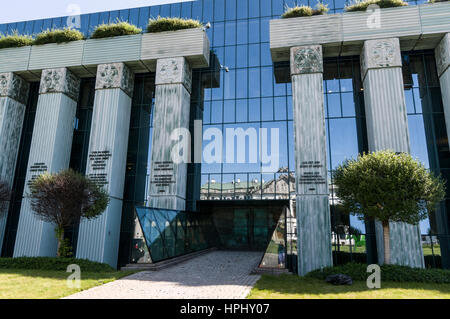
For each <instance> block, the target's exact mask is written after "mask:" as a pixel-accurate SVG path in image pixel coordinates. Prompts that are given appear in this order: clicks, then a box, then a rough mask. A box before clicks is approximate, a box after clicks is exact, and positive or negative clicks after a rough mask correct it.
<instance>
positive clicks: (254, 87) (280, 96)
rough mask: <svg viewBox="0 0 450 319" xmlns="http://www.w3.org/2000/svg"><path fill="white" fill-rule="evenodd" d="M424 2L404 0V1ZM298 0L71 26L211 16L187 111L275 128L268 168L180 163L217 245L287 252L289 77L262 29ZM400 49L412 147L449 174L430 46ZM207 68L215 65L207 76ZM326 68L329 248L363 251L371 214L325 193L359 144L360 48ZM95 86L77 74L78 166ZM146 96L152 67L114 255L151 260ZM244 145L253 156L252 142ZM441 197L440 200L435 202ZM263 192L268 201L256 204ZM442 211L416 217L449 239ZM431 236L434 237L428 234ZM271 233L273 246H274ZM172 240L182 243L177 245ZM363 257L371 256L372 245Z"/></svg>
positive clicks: (145, 90) (18, 26)
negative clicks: (343, 207) (349, 213)
mask: <svg viewBox="0 0 450 319" xmlns="http://www.w3.org/2000/svg"><path fill="white" fill-rule="evenodd" d="M422 2H423V1H412V2H410V5H417V4H420V3H422ZM323 3H325V4H328V7H329V8H330V11H329V13H339V12H342V11H343V8H344V6H345V5H346V1H344V0H327V1H323ZM295 4H309V5H312V6H314V5H315V4H316V2H315V1H286V0H196V1H183V2H181V3H171V4H165V5H158V6H150V7H141V8H132V9H126V10H118V11H110V12H100V13H91V14H83V15H82V16H81V27H80V30H81V31H82V32H83V33H84V34H85V35H86V36H89V34H91V33H92V31H93V30H94V28H95V27H96V26H97V25H99V24H102V23H108V22H114V21H116V20H117V19H120V20H121V21H128V22H130V23H133V24H135V25H137V26H138V27H140V28H143V29H145V27H146V25H147V23H148V20H149V19H150V18H155V17H158V16H161V17H182V18H193V19H199V20H201V21H202V22H204V23H207V22H210V23H211V27H210V28H209V29H207V30H206V32H207V35H208V37H209V39H210V41H211V51H212V52H213V53H214V54H213V55H212V58H211V61H216V63H212V66H211V67H210V68H208V69H195V70H194V71H193V87H192V97H191V123H193V120H202V125H203V131H206V130H208V129H210V128H213V129H214V128H217V129H219V130H221V131H222V132H225V131H226V130H227V128H243V129H244V130H246V129H248V128H254V129H255V130H256V131H257V132H259V131H260V129H264V128H265V129H267V130H268V131H269V132H272V131H271V129H277V132H278V134H279V143H277V145H276V146H277V147H278V154H279V157H278V161H277V163H276V165H275V166H272V167H270V169H267V168H266V167H264V166H265V164H264V163H262V162H261V160H260V159H257V160H256V161H255V162H253V163H241V164H230V163H227V162H226V161H225V162H224V163H221V164H219V163H211V164H208V163H206V162H203V163H202V164H201V165H200V164H189V166H188V182H187V183H188V187H187V201H186V203H187V205H186V210H187V211H199V212H200V211H201V212H202V213H205V212H209V213H211V214H212V216H213V223H215V227H216V229H217V231H218V233H219V238H220V239H221V242H220V243H218V245H219V246H221V247H222V248H224V249H251V250H261V251H266V250H267V251H276V252H278V249H279V248H278V246H280V245H281V246H284V249H285V250H286V252H287V253H288V255H289V254H294V255H295V251H296V248H295V240H296V235H295V232H296V225H295V204H293V203H294V202H295V198H296V197H295V194H296V190H295V182H294V181H295V173H296V172H295V150H294V126H293V102H292V85H291V83H290V74H289V65H288V64H284V63H275V64H274V63H273V62H272V57H271V51H270V35H269V21H270V20H271V19H278V18H280V15H281V14H282V13H283V12H284V8H285V6H290V7H292V6H293V5H295ZM66 23H67V17H59V18H51V19H42V20H35V21H26V22H17V23H9V24H1V25H0V33H12V32H13V31H17V32H18V33H20V34H36V33H39V32H40V31H42V30H45V29H50V28H60V27H65V26H66ZM402 59H403V61H402V62H403V77H404V84H405V87H404V90H405V91H404V92H405V97H406V104H407V111H408V125H409V134H410V145H411V153H412V155H413V156H415V157H418V158H419V159H420V160H421V161H422V162H423V163H424V164H425V165H426V166H427V167H428V168H430V169H431V170H432V171H434V172H436V173H441V174H442V175H443V176H444V178H446V179H447V178H448V176H449V172H450V171H449V169H450V161H449V159H450V152H449V149H448V138H447V132H446V128H445V121H444V116H443V105H442V98H441V90H440V84H439V80H438V76H437V71H436V61H435V58H434V52H433V51H432V50H430V51H427V50H424V51H414V52H402ZM217 62H218V63H217ZM214 67H215V69H214V70H212V69H213V68H214ZM214 72H215V73H217V74H216V75H215V76H211V73H214ZM323 79H324V83H323V87H324V101H325V103H324V107H325V126H326V137H327V164H328V173H329V174H328V175H329V176H328V178H329V181H330V183H329V184H330V194H331V195H330V205H331V216H332V217H331V220H332V221H331V226H332V227H331V229H330V232H331V233H332V234H333V236H332V242H333V250H341V251H347V250H348V249H349V252H353V253H360V254H361V253H362V254H365V253H366V251H368V252H369V251H370V247H369V246H370V244H368V242H370V241H371V240H370V238H371V237H373V236H374V227H373V225H371V224H370V223H367V224H364V223H362V222H361V221H359V220H357V219H356V218H353V217H350V218H348V217H345V216H343V215H341V214H339V211H338V209H336V207H335V204H336V202H335V201H336V199H335V198H334V196H333V195H332V194H333V182H332V180H331V173H332V171H333V169H335V168H336V167H337V166H338V165H339V164H340V163H342V162H343V161H344V160H345V159H348V158H355V157H356V156H357V155H358V154H359V153H362V152H367V151H368V141H367V128H366V118H365V111H364V94H363V85H362V80H361V67H360V57H359V56H345V57H334V58H325V59H324V73H323ZM217 80H218V81H217ZM30 90H31V94H30V97H29V100H28V102H27V108H26V114H25V124H24V127H23V131H22V137H21V142H20V151H19V158H18V161H17V165H16V174H15V178H14V189H15V195H14V198H13V201H12V203H11V206H10V209H9V213H8V218H7V225H6V232H5V234H4V241H3V248H2V256H12V255H13V251H14V246H15V240H16V235H17V228H18V223H19V215H20V211H21V202H22V193H23V189H24V185H25V175H26V170H27V163H28V155H29V151H30V144H31V136H32V132H33V125H34V116H35V112H36V105H37V98H38V90H39V85H38V84H34V83H33V84H32V85H31V89H30ZM94 95H95V80H94V78H89V77H87V78H83V79H82V83H81V92H80V96H79V99H78V106H77V111H76V122H75V125H74V137H73V144H72V151H71V157H70V167H71V168H73V169H75V170H77V171H80V172H82V173H85V172H86V159H87V157H88V145H89V132H90V129H91V121H92V116H93V105H94ZM154 102H155V74H154V73H152V72H149V73H140V74H136V77H135V85H134V96H133V99H132V108H131V123H130V130H129V140H128V152H127V162H126V172H125V187H124V195H123V196H124V197H123V198H124V202H123V210H122V216H121V229H120V245H119V252H118V265H119V266H122V265H126V264H129V263H133V262H148V261H149V258H145V257H144V255H145V253H143V254H139V253H137V252H136V251H137V250H142V245H141V243H142V242H143V240H144V237H145V236H144V234H143V228H145V227H149V226H148V225H149V223H150V224H151V220H149V219H151V217H146V218H147V219H146V221H145V223H146V225H147V226H145V227H144V226H142V225H143V224H141V223H140V222H139V214H137V213H136V207H145V206H148V205H149V203H148V195H149V180H150V171H151V145H152V135H153V129H152V128H153V113H152V111H153V107H154ZM191 130H193V125H192V124H191ZM269 138H270V137H269ZM204 145H205V142H204ZM224 153H225V152H224ZM246 155H247V157H250V156H251V154H249V151H247V154H246ZM224 156H225V155H224ZM449 200H450V199H447V200H446V204H445V205H442V207H441V210H442V211H444V213H443V214H445V210H446V209H447V206H448V205H447V204H448V203H450V201H449ZM262 201H267V202H268V203H270V204H267V205H265V204H261V203H260V202H262ZM141 210H142V209H141ZM140 214H141V215H142V218H144V217H143V216H144V215H145V213H144V212H143V211H142V212H140ZM148 214H149V215H148V216H150V215H151V214H150V213H148ZM145 216H147V215H145ZM445 216H447V215H445ZM152 218H156V217H152ZM171 218H172V217H171ZM173 218H175V217H173ZM177 218H178V217H177ZM179 218H181V217H179ZM183 218H185V217H183ZM144 219H145V218H144ZM280 221H281V222H280ZM141 222H142V223H144V221H141ZM448 222H449V220H448V218H447V217H446V218H441V219H440V220H436V219H435V218H431V219H430V221H426V222H424V223H422V224H421V231H422V233H423V234H427V233H428V228H430V230H431V233H433V234H436V235H439V236H441V237H439V240H447V241H448V240H449V238H448V235H447V234H438V227H437V226H436V223H447V226H446V227H448ZM280 223H281V224H280ZM163 224H164V223H163ZM141 226H142V227H141ZM350 226H351V227H350ZM280 229H281V230H280ZM440 229H441V228H440ZM277 232H278V233H280V234H281V233H283V232H284V235H277ZM67 236H69V237H70V238H71V240H72V244H73V247H76V246H77V245H76V241H77V238H78V227H76V228H75V229H70V230H68V231H67ZM258 236H259V237H258ZM283 236H284V238H283ZM355 236H357V237H355ZM364 236H365V240H366V244H367V245H368V247H367V249H365V247H364V245H363V246H358V242H360V241H361V240H362V241H364ZM445 236H447V237H445ZM261 238H262V239H261ZM280 238H281V239H280ZM434 238H435V237H431V242H432V243H433V241H434ZM445 238H446V239H445ZM174 240H175V239H174ZM269 242H270V244H269ZM274 245H275V246H276V245H278V246H277V247H275V248H274ZM372 245H373V240H372ZM149 246H151V247H154V248H153V249H154V250H155V255H157V254H158V257H157V258H156V259H157V260H161V259H164V258H162V257H161V256H169V255H170V254H168V253H167V252H166V250H164V251H163V250H162V248H161V246H170V242H169V241H167V242H166V243H160V244H158V243H152V244H151V245H149ZM201 247H202V248H205V247H206V246H201ZM164 249H168V248H167V247H166V248H164ZM174 249H176V248H175V247H174ZM372 249H373V248H372ZM159 250H160V251H159ZM180 251H184V250H183V248H180ZM434 253H435V252H433V254H434ZM436 254H437V253H436ZM150 255H151V254H150ZM136 256H137V257H136ZM355 256H356V254H355ZM266 258H267V256H266V257H265V259H266ZM339 258H344V259H345V258H347V257H342V254H334V262H335V263H339V262H340V260H339ZM348 258H352V257H348ZM355 258H356V257H355ZM358 258H360V257H358ZM368 258H369V259H370V258H372V259H370V260H372V261H373V260H374V259H373V258H375V257H374V256H372V257H368ZM345 260H347V259H345ZM262 263H265V261H264V260H263V262H262ZM269 264H270V262H269ZM283 264H284V263H283Z"/></svg>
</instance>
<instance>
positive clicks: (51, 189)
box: [30, 169, 109, 255]
mask: <svg viewBox="0 0 450 319" xmlns="http://www.w3.org/2000/svg"><path fill="white" fill-rule="evenodd" d="M30 199H31V208H32V210H33V212H34V213H35V214H36V216H37V217H38V218H39V219H41V220H43V221H45V222H49V223H53V224H54V225H55V226H56V228H55V231H56V235H57V238H58V255H61V254H60V253H61V252H63V255H64V254H66V253H65V252H67V251H70V249H68V247H66V245H65V244H66V243H65V242H64V228H66V227H71V226H74V225H77V224H78V223H79V222H80V220H81V218H85V219H94V218H97V217H98V216H99V215H100V214H102V213H103V212H104V211H105V210H106V208H107V206H108V202H109V197H108V194H107V192H106V191H105V190H104V189H103V188H101V187H99V186H98V185H97V184H95V183H94V182H93V181H91V180H89V179H88V178H87V177H86V176H84V175H82V174H79V173H77V172H75V171H73V170H71V169H69V170H64V171H61V172H60V173H57V174H49V173H45V174H43V175H40V176H38V177H37V178H36V179H35V180H33V181H32V182H31V183H30Z"/></svg>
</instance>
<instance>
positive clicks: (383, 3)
mask: <svg viewBox="0 0 450 319" xmlns="http://www.w3.org/2000/svg"><path fill="white" fill-rule="evenodd" d="M370 5H377V6H378V7H380V8H395V7H404V6H407V5H408V3H407V2H405V1H403V0H363V1H361V0H354V2H353V3H352V4H349V5H348V6H346V7H345V11H347V12H352V11H366V10H367V8H368V7H369V6H370Z"/></svg>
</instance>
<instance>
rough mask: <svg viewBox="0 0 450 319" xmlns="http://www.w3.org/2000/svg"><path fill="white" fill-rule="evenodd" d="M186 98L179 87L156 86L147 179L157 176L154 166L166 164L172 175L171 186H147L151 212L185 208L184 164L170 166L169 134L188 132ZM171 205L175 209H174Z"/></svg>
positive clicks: (185, 169)
mask: <svg viewBox="0 0 450 319" xmlns="http://www.w3.org/2000/svg"><path fill="white" fill-rule="evenodd" d="M189 114H190V94H189V92H188V91H187V90H186V88H185V87H184V85H183V84H163V85H157V86H156V92H155V108H154V115H153V123H154V124H153V138H152V150H153V152H152V168H151V179H152V181H155V180H157V178H156V176H155V175H160V174H161V167H160V166H157V164H156V163H171V164H168V165H169V166H171V167H169V169H170V170H171V171H172V172H173V173H172V174H173V183H170V184H169V185H168V186H158V185H157V184H156V183H151V184H150V206H151V207H154V208H165V209H180V210H183V209H184V208H185V205H186V204H185V199H186V180H187V164H186V163H179V164H176V163H173V162H172V157H171V153H172V149H173V145H174V142H173V141H172V140H171V134H172V133H173V131H174V130H175V129H178V128H186V129H189ZM174 205H175V206H174Z"/></svg>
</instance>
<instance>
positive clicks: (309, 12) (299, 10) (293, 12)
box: [281, 2, 329, 19]
mask: <svg viewBox="0 0 450 319" xmlns="http://www.w3.org/2000/svg"><path fill="white" fill-rule="evenodd" d="M328 10H329V9H328V5H326V4H323V3H320V2H319V3H318V4H317V6H316V8H315V9H313V8H311V7H310V6H295V7H293V8H289V7H286V10H285V12H284V13H283V14H282V15H281V17H282V18H283V19H287V18H298V17H310V16H315V15H322V14H326V13H327V12H328Z"/></svg>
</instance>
